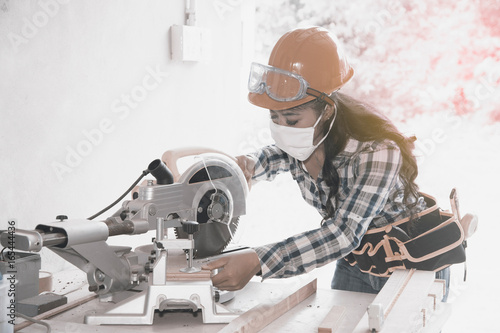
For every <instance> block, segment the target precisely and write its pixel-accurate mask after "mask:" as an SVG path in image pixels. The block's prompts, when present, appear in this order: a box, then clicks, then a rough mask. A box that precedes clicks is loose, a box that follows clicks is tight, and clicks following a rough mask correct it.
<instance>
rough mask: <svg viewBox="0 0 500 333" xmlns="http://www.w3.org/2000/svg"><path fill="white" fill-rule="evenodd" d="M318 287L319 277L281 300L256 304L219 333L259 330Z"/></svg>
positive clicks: (240, 332) (243, 332) (244, 332)
mask: <svg viewBox="0 0 500 333" xmlns="http://www.w3.org/2000/svg"><path fill="white" fill-rule="evenodd" d="M316 289H317V279H314V280H312V281H310V282H309V283H307V284H305V285H304V286H302V287H301V288H299V289H298V290H296V291H294V292H291V293H289V294H287V295H285V296H284V297H282V298H281V299H280V300H273V301H268V302H264V303H261V304H259V305H256V306H254V307H253V308H251V309H250V310H248V311H246V312H245V313H243V314H242V315H240V316H239V317H237V318H236V319H234V320H233V321H231V322H230V323H229V324H228V325H227V326H226V327H224V328H223V329H222V330H220V331H219V333H236V332H237V333H246V332H258V331H260V330H262V329H263V328H264V327H266V326H267V325H269V324H270V323H272V322H273V321H274V320H276V319H278V318H279V317H280V316H282V315H283V314H285V313H286V312H287V311H289V310H290V309H292V308H293V307H294V306H296V305H297V304H299V303H300V302H302V301H303V300H305V299H306V298H308V297H309V296H311V295H312V294H314V293H315V292H316Z"/></svg>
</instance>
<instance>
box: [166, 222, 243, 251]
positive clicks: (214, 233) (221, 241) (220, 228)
mask: <svg viewBox="0 0 500 333" xmlns="http://www.w3.org/2000/svg"><path fill="white" fill-rule="evenodd" d="M238 220H239V217H233V218H232V219H231V221H230V222H229V224H226V223H222V222H210V221H205V222H204V221H197V222H199V223H200V230H199V231H198V232H196V233H195V234H194V236H193V238H194V257H195V258H205V257H210V256H213V255H216V254H219V253H221V252H222V251H223V250H224V249H225V248H226V246H227V245H228V244H229V242H230V241H231V237H232V235H233V234H234V233H235V231H236V228H237V227H238ZM229 229H231V232H229ZM175 235H176V237H177V238H188V234H187V233H186V232H184V231H183V230H182V228H175Z"/></svg>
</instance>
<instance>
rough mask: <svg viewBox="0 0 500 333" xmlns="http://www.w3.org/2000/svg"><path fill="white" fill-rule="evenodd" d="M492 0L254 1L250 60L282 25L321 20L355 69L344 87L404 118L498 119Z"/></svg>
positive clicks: (498, 29)
mask: <svg viewBox="0 0 500 333" xmlns="http://www.w3.org/2000/svg"><path fill="white" fill-rule="evenodd" d="M499 14H500V1H499V0H480V1H471V0H458V1H453V0H440V1H431V0H422V1H418V2H417V1H411V0H372V1H369V2H368V1H363V0H351V1H329V0H315V1H305V0H279V1H272V2H271V1H263V0H257V13H256V18H257V23H258V25H257V32H256V41H257V47H256V50H257V54H258V55H259V59H257V60H256V61H260V62H267V57H268V55H269V53H270V51H271V49H272V47H273V45H274V43H275V42H276V41H277V39H278V38H279V37H280V36H281V35H282V34H284V33H285V32H286V31H288V30H291V29H294V28H297V27H305V26H321V27H324V28H326V29H328V30H330V31H332V32H333V33H334V34H335V35H337V37H338V38H339V39H340V40H341V42H342V43H343V45H344V47H345V49H346V52H347V53H348V55H349V56H350V61H351V63H352V65H353V67H354V68H355V71H356V75H355V77H354V79H353V81H352V82H351V83H350V84H349V85H347V86H346V87H345V88H344V89H345V91H346V92H347V93H349V94H352V95H353V96H355V97H358V98H360V99H362V100H365V101H367V102H369V103H371V104H373V105H375V106H377V107H378V108H380V109H381V110H382V111H384V112H385V113H387V114H388V115H390V116H391V117H392V118H393V119H395V120H398V121H404V120H405V119H407V118H411V117H412V116H414V115H415V114H418V113H424V112H436V111H442V110H449V111H451V112H454V113H456V114H458V115H464V114H468V113H471V112H481V113H484V114H485V115H490V117H489V119H493V120H496V121H498V120H500V111H499V110H500V93H499V88H500V23H499V22H498V17H499Z"/></svg>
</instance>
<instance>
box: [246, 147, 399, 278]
mask: <svg viewBox="0 0 500 333" xmlns="http://www.w3.org/2000/svg"><path fill="white" fill-rule="evenodd" d="M379 148H380V147H379ZM400 165H401V154H400V151H399V149H398V147H397V146H394V145H391V146H384V147H382V149H377V148H375V149H374V148H372V147H369V148H367V149H365V150H364V151H362V152H361V153H360V154H359V155H357V156H356V157H353V159H352V160H351V162H350V163H349V166H348V168H350V170H349V172H350V173H351V175H352V181H351V180H349V188H350V191H349V193H348V195H347V197H346V198H345V199H344V200H342V201H341V202H339V203H338V206H337V210H336V213H335V215H334V217H333V218H331V219H329V220H326V221H325V223H323V225H322V226H321V227H320V228H318V229H314V230H310V231H307V232H304V233H301V234H298V235H295V236H293V237H290V238H288V239H286V240H284V241H281V242H278V243H275V244H270V245H266V246H261V247H257V248H255V251H256V252H257V254H258V256H259V259H260V261H261V270H262V278H263V279H266V278H271V277H274V278H285V277H290V276H293V275H299V274H303V273H306V272H308V271H310V270H312V269H313V268H316V267H320V266H323V265H325V264H327V263H329V262H331V261H334V260H337V259H340V258H343V257H344V256H346V255H347V254H349V253H350V252H351V251H352V250H354V249H355V248H357V247H358V244H359V243H360V241H361V238H362V237H363V235H364V234H365V232H366V230H367V229H368V226H369V225H370V222H371V221H372V219H373V218H374V217H375V216H376V215H377V214H379V213H380V212H381V211H382V209H383V207H384V205H385V203H386V201H387V199H388V196H389V193H390V191H391V188H392V187H394V186H395V184H396V182H397V179H398V174H399V170H400Z"/></svg>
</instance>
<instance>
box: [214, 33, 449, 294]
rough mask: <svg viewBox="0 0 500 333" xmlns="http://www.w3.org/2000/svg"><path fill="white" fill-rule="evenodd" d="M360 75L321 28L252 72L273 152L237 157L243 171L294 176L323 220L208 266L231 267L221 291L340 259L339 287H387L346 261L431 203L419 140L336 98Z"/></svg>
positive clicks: (285, 44) (294, 37)
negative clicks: (370, 234)
mask: <svg viewBox="0 0 500 333" xmlns="http://www.w3.org/2000/svg"><path fill="white" fill-rule="evenodd" d="M353 73H354V72H353V69H352V68H351V67H350V66H349V64H348V62H347V59H346V57H345V55H344V53H343V52H342V49H341V48H340V46H339V44H338V42H337V40H336V38H335V37H334V36H333V35H331V34H330V33H329V32H328V31H327V30H324V29H321V28H309V29H297V30H293V31H290V32H288V33H286V34H285V35H284V36H283V37H281V39H280V40H279V41H278V42H277V44H276V45H275V47H274V49H273V51H272V53H271V56H270V59H269V65H268V66H266V65H260V64H255V63H254V64H252V68H251V74H250V79H249V90H250V93H249V101H250V102H251V103H253V104H255V105H257V106H260V107H263V108H265V109H269V112H270V117H271V122H270V128H271V134H272V137H273V139H274V140H275V142H276V145H271V146H267V147H264V148H262V149H261V150H260V151H258V152H256V153H255V154H252V155H248V156H239V157H238V163H239V165H240V167H241V168H242V169H243V171H244V173H245V176H246V177H247V180H248V181H252V182H256V181H260V180H268V181H270V180H273V179H274V178H275V176H276V175H277V174H279V173H282V172H290V173H291V175H292V176H293V178H294V179H295V181H297V183H298V185H299V187H300V189H301V192H302V196H303V198H304V199H305V200H306V202H308V203H309V204H311V205H312V206H314V207H315V208H316V209H317V210H318V212H319V213H320V214H321V215H322V217H323V221H322V223H321V226H320V227H319V228H318V229H315V230H310V231H307V232H304V233H302V234H299V235H296V236H293V237H290V238H287V239H286V240H284V241H281V242H278V243H275V244H270V245H266V246H261V247H257V248H254V249H252V250H251V251H247V252H244V253H238V254H234V255H231V256H228V257H225V258H222V259H219V260H216V261H214V262H211V263H210V264H208V265H207V266H206V267H205V268H206V269H220V268H224V269H223V270H221V271H220V272H219V273H218V274H216V275H214V276H213V278H212V281H213V284H214V285H215V286H216V287H218V288H220V289H224V290H237V289H241V288H243V287H244V286H245V285H246V283H247V282H248V281H249V280H250V279H251V278H252V277H253V276H254V275H256V274H260V275H262V277H263V278H264V279H266V278H283V277H289V276H293V275H298V274H302V273H306V272H308V271H310V270H312V269H314V268H315V267H320V266H322V265H325V264H327V263H329V262H332V261H334V260H338V261H337V267H336V270H335V275H334V278H333V280H332V288H334V289H341V290H351V291H360V292H370V293H377V292H378V291H379V290H380V289H381V288H382V286H383V285H384V283H385V281H386V280H387V278H386V277H379V276H374V275H370V274H367V273H364V272H362V271H360V269H359V268H358V267H357V265H354V266H351V265H350V264H349V263H347V261H345V260H344V259H342V258H344V257H345V256H347V255H348V254H349V253H351V252H352V251H353V250H354V249H356V248H357V247H358V245H359V244H360V241H361V239H362V238H363V236H364V234H365V233H366V231H367V230H368V229H369V228H375V227H381V226H385V225H387V224H389V223H392V222H395V221H397V220H400V219H402V218H406V217H412V216H413V215H414V214H416V213H418V212H420V211H422V210H423V209H425V202H424V200H423V199H422V198H420V197H419V195H418V191H417V190H418V188H417V185H416V184H415V182H414V181H415V178H416V177H417V173H418V171H417V164H416V161H415V157H414V156H413V155H412V149H413V139H412V138H407V137H405V136H403V135H402V134H401V133H400V132H399V131H398V130H397V129H396V127H395V126H394V125H393V124H392V123H391V122H390V121H389V120H388V119H386V118H385V117H383V116H382V115H380V114H379V113H378V112H376V111H375V110H374V109H372V108H370V107H368V106H366V105H364V104H362V103H360V102H358V101H356V100H354V99H353V98H351V97H349V96H347V95H345V94H342V93H340V92H338V90H339V89H340V88H341V87H342V86H343V85H345V84H346V83H347V82H348V81H349V80H350V79H351V78H352V76H353ZM339 259H340V260H339ZM447 273H448V271H447V270H446V271H444V272H440V277H441V278H443V277H444V278H446V274H447Z"/></svg>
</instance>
